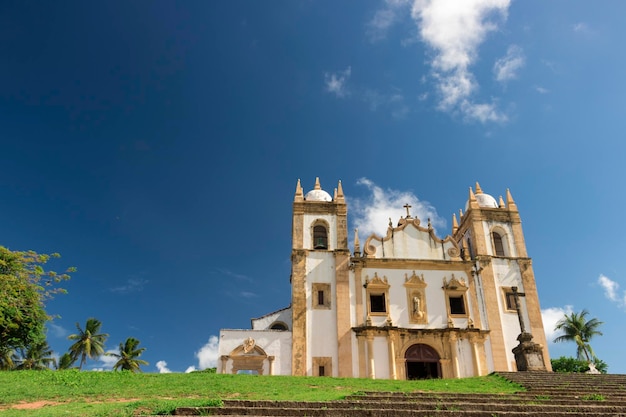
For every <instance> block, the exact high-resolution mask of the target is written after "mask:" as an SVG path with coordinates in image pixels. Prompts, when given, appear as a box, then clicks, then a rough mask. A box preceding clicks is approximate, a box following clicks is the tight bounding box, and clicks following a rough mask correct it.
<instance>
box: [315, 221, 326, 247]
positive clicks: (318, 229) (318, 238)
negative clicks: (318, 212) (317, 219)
mask: <svg viewBox="0 0 626 417" xmlns="http://www.w3.org/2000/svg"><path fill="white" fill-rule="evenodd" d="M313 249H328V229H327V228H326V226H325V225H323V224H319V223H318V224H316V225H315V226H313Z"/></svg>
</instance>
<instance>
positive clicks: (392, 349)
mask: <svg viewBox="0 0 626 417" xmlns="http://www.w3.org/2000/svg"><path fill="white" fill-rule="evenodd" d="M387 342H388V344H389V371H390V374H391V375H390V376H391V379H393V380H396V379H398V373H397V371H396V346H395V343H394V342H393V335H391V334H388V335H387Z"/></svg>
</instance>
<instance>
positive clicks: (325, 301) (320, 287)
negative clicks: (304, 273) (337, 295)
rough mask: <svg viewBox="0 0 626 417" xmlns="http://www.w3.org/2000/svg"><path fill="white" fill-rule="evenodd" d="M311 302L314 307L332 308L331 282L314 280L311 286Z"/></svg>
mask: <svg viewBox="0 0 626 417" xmlns="http://www.w3.org/2000/svg"><path fill="white" fill-rule="evenodd" d="M311 304H313V308H314V309H324V310H329V309H330V284H324V283H320V282H314V283H313V285H312V288H311Z"/></svg>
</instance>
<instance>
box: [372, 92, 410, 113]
mask: <svg viewBox="0 0 626 417" xmlns="http://www.w3.org/2000/svg"><path fill="white" fill-rule="evenodd" d="M362 99H363V101H365V102H366V103H367V104H368V105H369V108H370V110H371V111H377V110H379V109H386V110H389V111H390V112H391V116H392V117H393V118H394V119H404V118H405V117H406V115H407V114H409V112H410V109H409V106H407V104H406V102H405V100H404V95H403V94H402V91H400V89H398V88H393V89H392V90H391V92H390V93H381V92H379V91H377V90H370V89H368V90H365V92H364V93H363V95H362Z"/></svg>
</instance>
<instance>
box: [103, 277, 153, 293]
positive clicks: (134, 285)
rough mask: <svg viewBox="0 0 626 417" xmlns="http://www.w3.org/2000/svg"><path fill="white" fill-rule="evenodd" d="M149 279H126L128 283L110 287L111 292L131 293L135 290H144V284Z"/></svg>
mask: <svg viewBox="0 0 626 417" xmlns="http://www.w3.org/2000/svg"><path fill="white" fill-rule="evenodd" d="M148 282H149V281H148V280H146V279H143V278H131V279H129V280H128V281H126V284H124V285H120V286H119V287H113V288H111V289H110V291H111V292H116V293H120V294H129V293H133V292H139V291H143V288H144V286H145V285H146V284H147V283H148Z"/></svg>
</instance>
